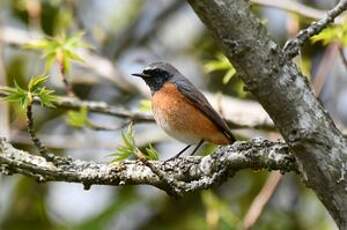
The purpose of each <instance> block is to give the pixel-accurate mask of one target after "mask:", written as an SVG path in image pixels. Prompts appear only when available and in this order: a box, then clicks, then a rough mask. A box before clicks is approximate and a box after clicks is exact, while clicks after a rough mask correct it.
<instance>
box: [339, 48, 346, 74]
mask: <svg viewBox="0 0 347 230" xmlns="http://www.w3.org/2000/svg"><path fill="white" fill-rule="evenodd" d="M338 49H339V53H340V57H341V60H342V63H343V64H344V66H345V67H346V69H347V58H346V55H345V52H344V47H342V46H341V45H339V47H338Z"/></svg>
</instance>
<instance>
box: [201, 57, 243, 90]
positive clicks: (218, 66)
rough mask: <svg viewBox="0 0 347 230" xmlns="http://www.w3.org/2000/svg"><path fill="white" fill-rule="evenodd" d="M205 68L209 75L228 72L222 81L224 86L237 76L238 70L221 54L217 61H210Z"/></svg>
mask: <svg viewBox="0 0 347 230" xmlns="http://www.w3.org/2000/svg"><path fill="white" fill-rule="evenodd" d="M204 67H205V71H206V72H207V73H210V72H214V71H226V72H225V74H224V76H223V80H222V81H223V84H225V85H226V84H228V83H229V81H230V79H231V78H232V77H233V76H235V73H236V69H235V68H234V67H233V65H232V64H231V63H230V62H229V60H228V58H227V57H225V56H224V55H223V54H221V53H219V54H217V56H216V59H215V60H211V61H208V62H207V63H206V64H205V66H204Z"/></svg>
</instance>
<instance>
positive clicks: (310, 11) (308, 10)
mask: <svg viewBox="0 0 347 230" xmlns="http://www.w3.org/2000/svg"><path fill="white" fill-rule="evenodd" d="M251 2H253V3H256V4H259V5H263V6H268V7H273V8H277V9H281V10H285V11H288V12H291V13H294V14H299V15H300V16H304V17H307V18H312V19H320V18H322V17H323V16H324V15H325V11H322V10H318V9H314V8H312V7H309V6H306V5H304V4H302V3H300V2H295V1H291V0H251Z"/></svg>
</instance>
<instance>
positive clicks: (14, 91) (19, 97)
mask: <svg viewBox="0 0 347 230" xmlns="http://www.w3.org/2000/svg"><path fill="white" fill-rule="evenodd" d="M14 84H15V87H14V88H11V87H6V88H5V89H4V92H5V93H6V94H7V96H6V97H5V98H4V99H5V101H8V102H17V103H19V104H20V106H21V107H22V108H26V107H27V105H28V103H29V100H28V91H26V90H24V89H22V88H21V87H20V86H19V85H18V84H17V82H15V83H14Z"/></svg>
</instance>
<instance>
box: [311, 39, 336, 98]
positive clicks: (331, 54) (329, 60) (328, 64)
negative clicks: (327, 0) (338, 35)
mask: <svg viewBox="0 0 347 230" xmlns="http://www.w3.org/2000/svg"><path fill="white" fill-rule="evenodd" d="M338 47H339V45H338V44H337V43H331V44H329V46H328V47H327V48H326V49H325V51H324V54H323V57H322V59H321V61H320V63H319V66H318V69H317V72H316V74H315V76H314V77H313V81H312V86H313V89H314V91H315V93H316V95H317V97H318V96H319V95H320V92H321V91H322V89H323V86H324V83H325V81H326V78H327V76H328V74H329V72H330V71H331V68H332V67H333V64H334V61H335V60H336V57H337V55H338V49H339V48H338Z"/></svg>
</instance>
